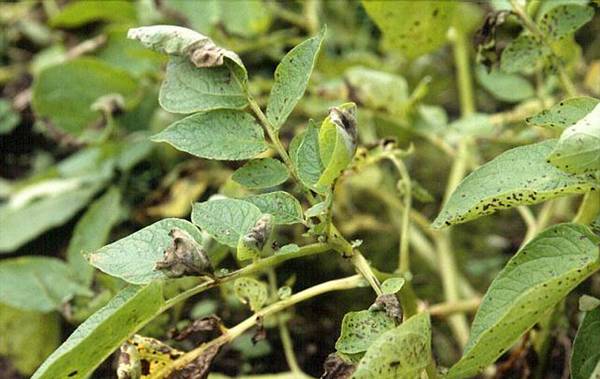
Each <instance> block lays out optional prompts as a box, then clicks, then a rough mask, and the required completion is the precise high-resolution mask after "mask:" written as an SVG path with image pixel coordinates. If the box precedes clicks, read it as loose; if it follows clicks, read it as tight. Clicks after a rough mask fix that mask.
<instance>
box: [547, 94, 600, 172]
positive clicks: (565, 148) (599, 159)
mask: <svg viewBox="0 0 600 379" xmlns="http://www.w3.org/2000/svg"><path fill="white" fill-rule="evenodd" d="M548 160H549V161H550V163H551V164H553V165H554V166H556V167H558V168H559V169H561V170H563V171H565V172H569V173H572V174H582V173H587V172H592V171H597V170H600V105H596V107H595V108H594V109H593V110H592V111H591V112H590V113H589V114H588V115H587V116H585V117H584V118H582V119H581V120H579V121H577V123H575V125H573V126H570V127H568V128H567V129H565V130H564V131H563V132H562V134H561V136H560V138H559V139H558V143H557V144H556V147H554V150H552V153H551V154H550V155H549V156H548Z"/></svg>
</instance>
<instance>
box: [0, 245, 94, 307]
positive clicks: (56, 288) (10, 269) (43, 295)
mask: <svg viewBox="0 0 600 379" xmlns="http://www.w3.org/2000/svg"><path fill="white" fill-rule="evenodd" d="M0 288H2V291H0V303H2V304H7V305H10V306H11V307H14V308H19V309H25V310H32V311H40V312H49V311H52V310H56V309H60V307H61V306H62V305H63V304H64V303H65V302H67V301H68V300H70V299H71V298H72V297H73V296H74V295H82V296H91V295H92V293H91V292H90V290H89V289H87V288H86V287H84V286H82V285H81V284H79V283H78V282H77V278H76V277H75V275H74V274H73V273H72V272H71V271H70V270H69V267H68V266H67V265H66V264H65V263H64V262H63V261H61V260H60V259H57V258H50V257H36V256H29V257H20V258H12V259H6V260H3V261H2V262H0Z"/></svg>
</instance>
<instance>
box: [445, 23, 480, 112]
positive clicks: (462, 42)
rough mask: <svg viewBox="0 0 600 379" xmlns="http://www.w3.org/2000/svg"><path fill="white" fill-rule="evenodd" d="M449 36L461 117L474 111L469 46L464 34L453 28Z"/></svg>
mask: <svg viewBox="0 0 600 379" xmlns="http://www.w3.org/2000/svg"><path fill="white" fill-rule="evenodd" d="M450 38H451V39H452V43H453V45H454V48H453V52H454V63H455V65H456V75H457V79H458V95H459V99H460V111H461V114H462V116H463V117H466V116H469V115H471V114H473V113H475V98H474V97H473V80H472V78H471V66H470V64H469V47H468V43H467V37H466V36H465V34H464V33H463V32H462V31H460V30H458V29H456V28H453V29H451V30H450Z"/></svg>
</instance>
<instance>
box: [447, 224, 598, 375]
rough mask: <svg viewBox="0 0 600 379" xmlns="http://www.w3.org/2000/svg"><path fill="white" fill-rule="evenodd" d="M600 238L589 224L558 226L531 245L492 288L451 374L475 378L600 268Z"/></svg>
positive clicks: (508, 267) (511, 261)
mask: <svg viewBox="0 0 600 379" xmlns="http://www.w3.org/2000/svg"><path fill="white" fill-rule="evenodd" d="M598 242H600V239H598V237H596V236H594V235H593V234H592V233H591V231H589V229H587V227H585V226H582V225H578V224H559V225H555V226H552V227H550V228H548V229H546V230H545V231H543V232H542V233H540V234H539V235H538V236H537V237H535V238H534V239H533V240H531V241H530V242H529V243H528V244H527V245H525V246H524V247H523V248H522V249H521V250H519V252H517V254H516V255H515V256H513V258H512V259H511V260H510V261H509V262H508V263H507V264H506V267H505V268H504V269H503V270H502V271H501V272H500V274H498V276H497V277H496V278H495V279H494V281H493V282H492V284H491V285H490V287H489V288H488V290H487V292H486V294H485V296H484V298H483V300H482V302H481V305H480V307H479V310H478V312H477V315H476V316H475V320H474V321H473V324H472V326H471V335H470V337H469V341H468V343H467V346H466V347H465V351H464V353H463V356H462V358H461V359H460V361H458V363H456V364H455V365H454V366H453V367H452V368H451V369H450V371H449V373H448V378H465V377H471V376H474V375H475V374H476V373H477V372H479V371H481V370H483V369H484V368H485V367H487V366H488V365H489V364H491V363H493V362H494V361H495V360H496V359H497V358H498V357H499V356H500V355H502V353H504V352H505V351H506V350H508V349H509V348H510V347H511V346H512V345H513V344H514V343H515V342H516V341H517V340H518V338H519V337H520V336H521V335H522V334H523V333H525V332H526V331H527V330H528V329H529V328H531V327H532V326H533V325H534V324H535V323H536V322H538V321H539V320H540V319H541V318H542V317H543V316H544V314H545V312H546V311H548V310H550V309H552V307H553V306H554V305H555V304H556V303H558V302H559V301H560V300H561V299H562V298H564V297H565V296H566V295H567V294H568V293H569V292H570V291H571V290H572V289H574V288H575V287H576V286H577V285H578V284H579V283H581V282H582V281H583V280H584V279H585V278H587V277H588V276H590V275H591V274H592V273H593V272H594V271H596V270H597V269H598V268H600V260H599V250H598Z"/></svg>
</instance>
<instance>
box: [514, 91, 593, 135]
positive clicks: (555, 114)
mask: <svg viewBox="0 0 600 379" xmlns="http://www.w3.org/2000/svg"><path fill="white" fill-rule="evenodd" d="M599 102H600V101H598V100H597V99H594V98H593V97H587V96H580V97H572V98H570V99H566V100H563V101H561V102H560V103H558V104H555V105H553V106H552V107H551V108H550V109H546V110H543V111H541V112H540V113H538V114H536V115H535V116H532V117H529V118H527V119H526V120H525V121H526V122H527V124H528V125H530V126H541V127H544V128H548V129H553V130H559V131H562V130H565V129H566V128H568V127H569V126H571V125H573V124H575V123H576V122H577V121H579V120H581V119H582V118H584V117H585V116H586V115H587V114H588V113H590V112H591V111H592V110H593V109H594V107H595V106H596V105H597V104H598V103H599Z"/></svg>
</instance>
